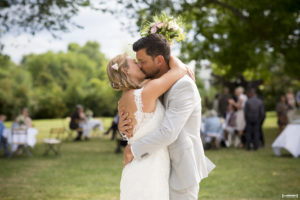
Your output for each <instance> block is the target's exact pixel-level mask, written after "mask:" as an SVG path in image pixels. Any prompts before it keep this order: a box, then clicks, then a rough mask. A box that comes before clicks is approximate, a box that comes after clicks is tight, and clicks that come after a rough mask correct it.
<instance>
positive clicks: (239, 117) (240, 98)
mask: <svg viewBox="0 0 300 200" xmlns="http://www.w3.org/2000/svg"><path fill="white" fill-rule="evenodd" d="M235 96H236V98H237V102H235V101H234V100H233V99H230V100H229V103H230V104H232V105H233V106H234V107H235V108H236V110H237V111H236V130H237V131H238V135H239V139H240V142H239V147H240V148H242V147H243V143H242V137H243V134H244V130H245V127H246V121H245V115H244V108H245V104H246V102H247V96H246V95H245V94H244V89H243V88H242V87H238V88H236V89H235Z"/></svg>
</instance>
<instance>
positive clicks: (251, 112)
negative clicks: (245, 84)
mask: <svg viewBox="0 0 300 200" xmlns="http://www.w3.org/2000/svg"><path fill="white" fill-rule="evenodd" d="M247 95H248V100H247V102H246V104H245V119H246V135H245V136H246V148H247V150H251V146H250V145H251V144H253V149H254V150H257V149H258V147H259V138H260V126H261V122H262V121H263V119H264V115H265V109H264V105H263V102H262V100H260V99H259V98H258V97H257V96H256V91H255V89H253V88H252V89H250V90H249V91H248V92H247Z"/></svg>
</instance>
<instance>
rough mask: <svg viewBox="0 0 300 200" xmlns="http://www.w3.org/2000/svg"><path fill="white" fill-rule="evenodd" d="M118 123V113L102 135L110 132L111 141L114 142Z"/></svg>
mask: <svg viewBox="0 0 300 200" xmlns="http://www.w3.org/2000/svg"><path fill="white" fill-rule="evenodd" d="M118 123H119V113H117V114H116V116H115V117H114V119H113V121H112V122H111V126H110V128H109V129H108V130H107V131H106V132H105V133H104V134H105V135H107V134H109V133H110V132H111V131H112V136H111V140H114V139H115V137H116V134H117V132H118Z"/></svg>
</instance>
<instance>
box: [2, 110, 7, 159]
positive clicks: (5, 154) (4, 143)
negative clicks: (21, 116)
mask: <svg viewBox="0 0 300 200" xmlns="http://www.w3.org/2000/svg"><path fill="white" fill-rule="evenodd" d="M5 120H6V116H5V115H0V150H1V149H2V146H3V149H4V156H6V157H7V156H8V155H9V154H8V148H7V139H6V138H5V137H3V133H4V129H5V125H4V121H5Z"/></svg>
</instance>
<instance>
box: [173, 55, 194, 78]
mask: <svg viewBox="0 0 300 200" xmlns="http://www.w3.org/2000/svg"><path fill="white" fill-rule="evenodd" d="M169 65H170V68H171V69H172V70H173V69H174V70H179V71H181V73H183V74H186V73H187V74H188V75H189V76H190V77H191V78H192V79H193V81H195V74H194V72H193V71H192V70H191V69H190V68H189V67H188V66H187V65H186V64H184V63H183V62H181V60H179V59H178V58H177V57H175V56H170V62H169Z"/></svg>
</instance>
